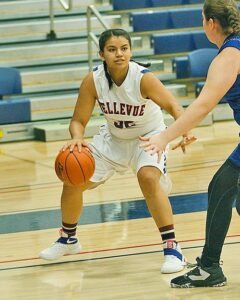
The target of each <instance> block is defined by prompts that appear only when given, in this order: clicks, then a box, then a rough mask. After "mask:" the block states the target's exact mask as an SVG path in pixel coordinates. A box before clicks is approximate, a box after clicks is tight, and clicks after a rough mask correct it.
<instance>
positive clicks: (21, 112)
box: [0, 99, 31, 124]
mask: <svg viewBox="0 0 240 300" xmlns="http://www.w3.org/2000/svg"><path fill="white" fill-rule="evenodd" d="M30 116H31V109H30V101H29V99H10V100H1V101H0V124H12V123H22V122H29V121H30Z"/></svg>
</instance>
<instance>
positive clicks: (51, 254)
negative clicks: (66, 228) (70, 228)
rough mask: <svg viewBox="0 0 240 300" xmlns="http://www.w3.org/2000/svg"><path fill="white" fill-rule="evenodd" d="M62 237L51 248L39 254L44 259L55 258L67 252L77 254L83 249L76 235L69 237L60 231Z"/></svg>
mask: <svg viewBox="0 0 240 300" xmlns="http://www.w3.org/2000/svg"><path fill="white" fill-rule="evenodd" d="M60 234H61V236H60V238H59V239H58V240H57V241H56V242H55V243H53V244H52V245H51V246H50V247H49V248H46V249H44V250H43V251H42V252H41V253H40V254H39V256H40V257H41V258H43V259H47V260H54V259H58V258H60V257H62V256H63V255H66V254H77V253H79V252H80V251H81V245H80V243H79V241H78V239H77V237H76V236H71V237H68V236H67V235H66V234H64V233H63V232H60Z"/></svg>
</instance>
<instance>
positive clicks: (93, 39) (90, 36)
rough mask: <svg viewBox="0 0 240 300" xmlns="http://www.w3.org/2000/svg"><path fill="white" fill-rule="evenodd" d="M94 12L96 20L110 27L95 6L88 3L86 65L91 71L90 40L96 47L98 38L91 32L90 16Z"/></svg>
mask: <svg viewBox="0 0 240 300" xmlns="http://www.w3.org/2000/svg"><path fill="white" fill-rule="evenodd" d="M92 14H94V15H95V16H96V18H97V19H98V21H99V22H100V23H101V24H102V26H103V27H104V28H105V29H110V26H109V25H108V24H107V23H106V22H105V21H104V19H103V17H102V15H101V14H100V13H99V11H98V10H97V9H96V8H95V6H94V5H89V6H88V7H87V39H88V67H89V71H92V68H93V50H92V42H94V44H95V45H96V46H97V47H98V38H97V36H96V35H95V34H94V33H93V32H92V24H91V16H92Z"/></svg>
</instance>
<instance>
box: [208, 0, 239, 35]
mask: <svg viewBox="0 0 240 300" xmlns="http://www.w3.org/2000/svg"><path fill="white" fill-rule="evenodd" d="M203 13H204V16H205V18H206V19H207V20H209V19H213V20H214V19H215V20H217V21H218V22H219V23H220V25H221V27H222V30H223V33H224V34H227V35H228V34H230V33H232V32H234V33H236V34H240V13H239V9H238V7H237V3H236V1H234V0H205V3H204V6H203Z"/></svg>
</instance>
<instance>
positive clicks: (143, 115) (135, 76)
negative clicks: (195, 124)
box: [93, 62, 166, 139]
mask: <svg viewBox="0 0 240 300" xmlns="http://www.w3.org/2000/svg"><path fill="white" fill-rule="evenodd" d="M147 72H149V70H148V69H146V68H145V67H142V66H140V65H138V64H137V63H135V62H130V63H129V69H128V74H127V76H126V78H125V80H124V82H123V83H122V84H121V86H117V85H116V84H115V83H114V82H113V86H112V87H111V89H109V85H108V81H107V78H106V75H105V72H104V67H103V65H100V66H98V67H96V68H95V69H94V71H93V79H94V83H95V87H96V91H97V95H98V103H99V106H100V108H101V110H102V112H103V113H104V116H105V118H106V120H107V124H108V128H109V131H110V133H111V134H112V135H114V136H115V137H117V138H120V139H135V138H138V137H139V135H145V134H147V133H149V132H151V131H152V130H156V129H159V128H160V129H161V130H164V129H165V127H166V126H165V124H164V121H163V115H162V111H161V108H160V107H159V106H158V105H157V104H156V103H154V102H153V101H152V100H150V99H144V98H143V97H142V95H141V91H140V82H141V79H142V76H143V75H144V74H145V73H147Z"/></svg>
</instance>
